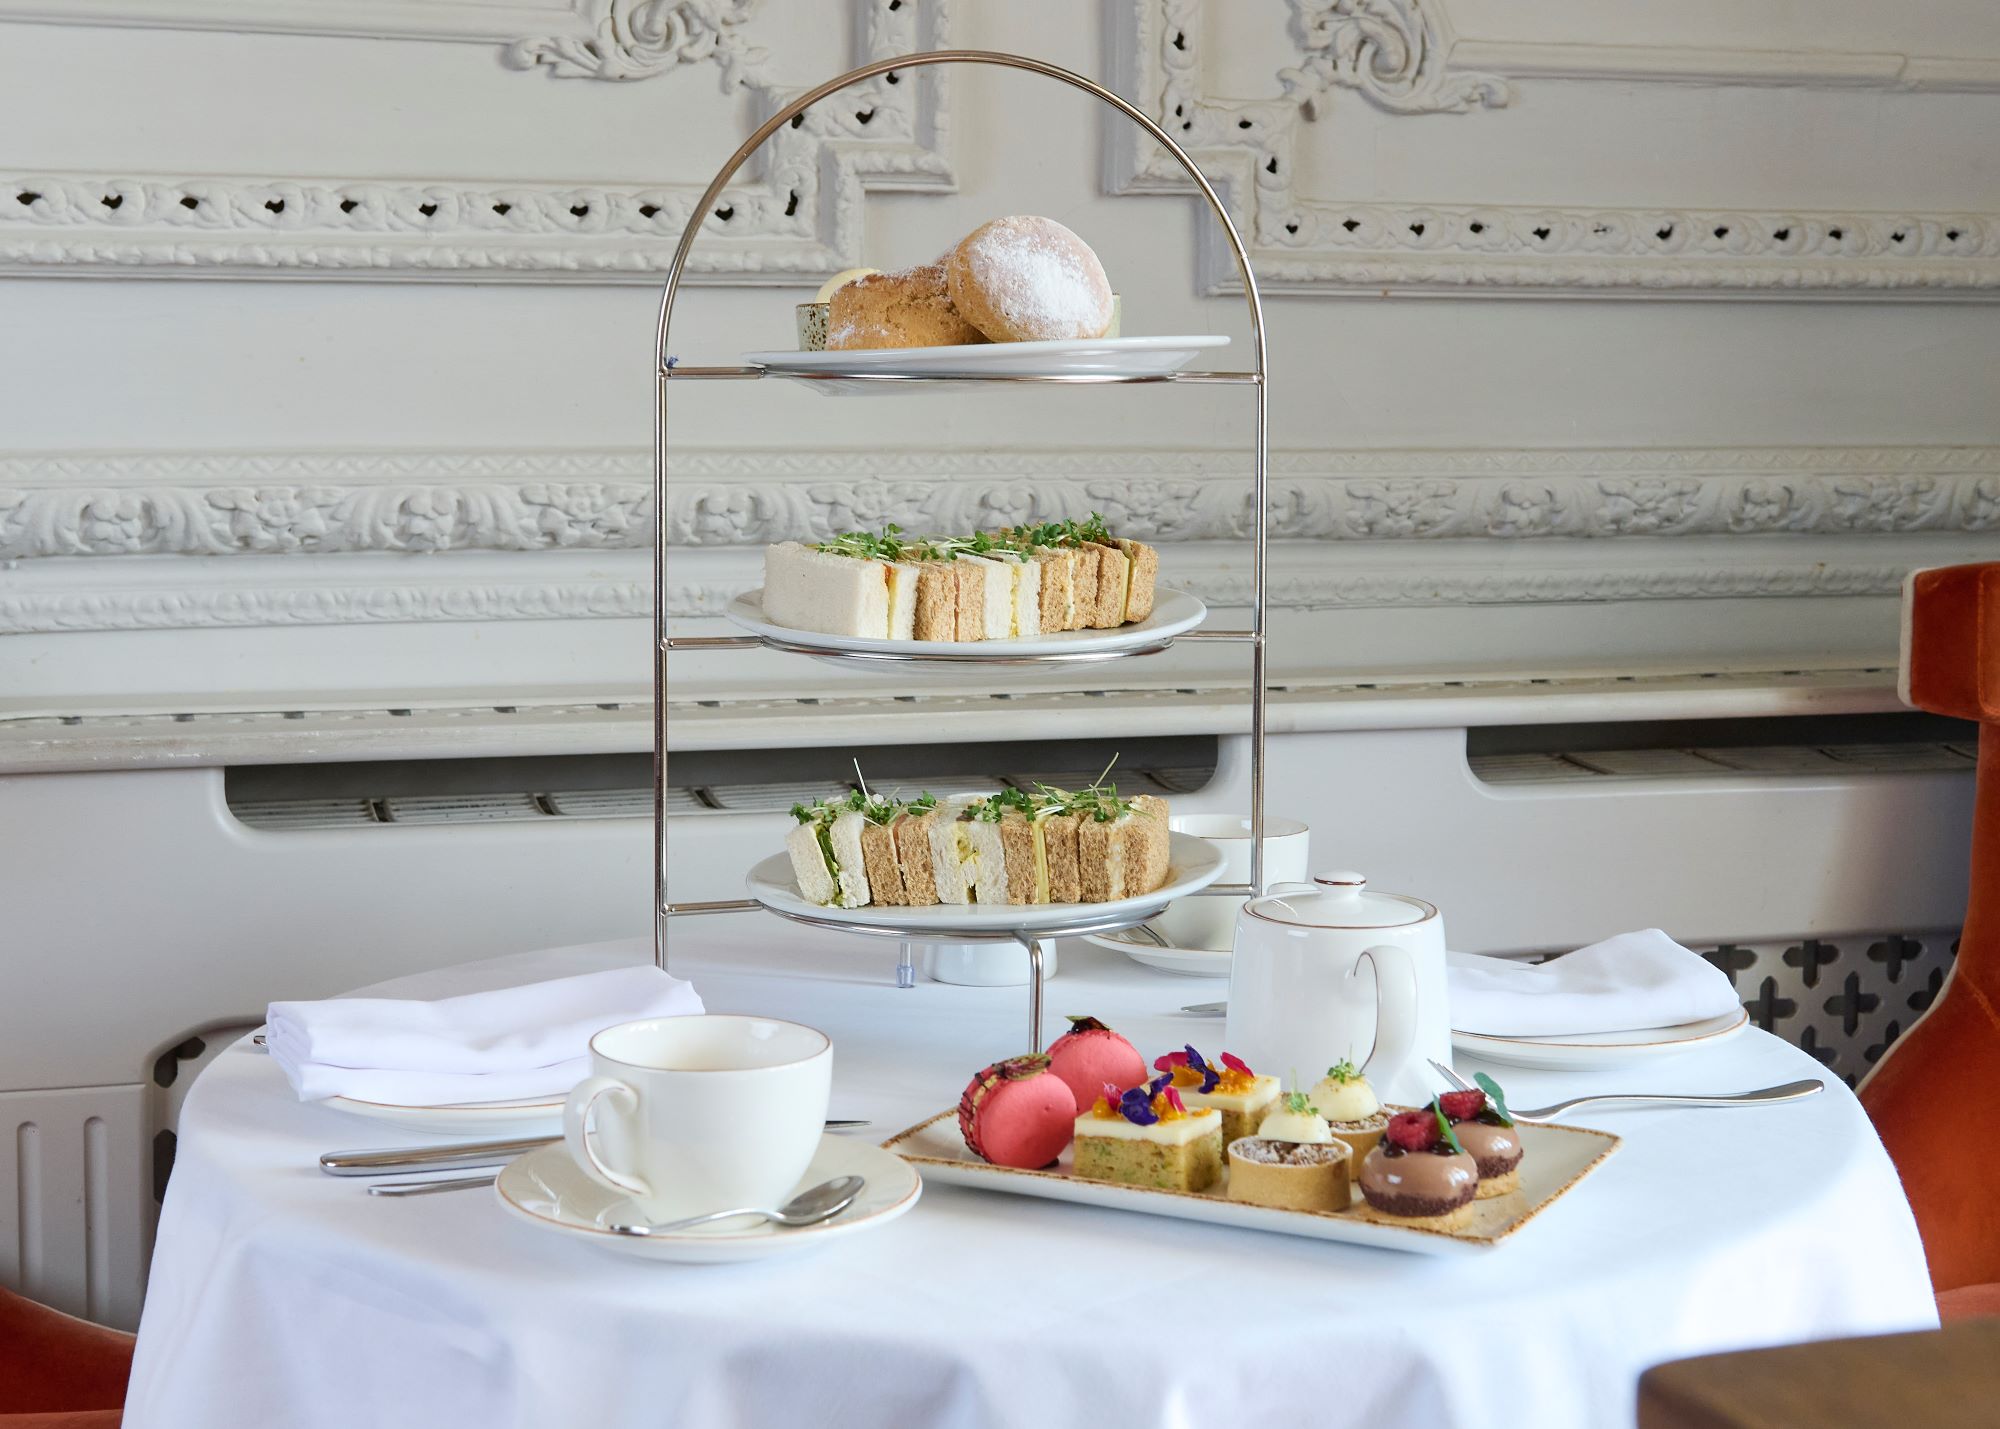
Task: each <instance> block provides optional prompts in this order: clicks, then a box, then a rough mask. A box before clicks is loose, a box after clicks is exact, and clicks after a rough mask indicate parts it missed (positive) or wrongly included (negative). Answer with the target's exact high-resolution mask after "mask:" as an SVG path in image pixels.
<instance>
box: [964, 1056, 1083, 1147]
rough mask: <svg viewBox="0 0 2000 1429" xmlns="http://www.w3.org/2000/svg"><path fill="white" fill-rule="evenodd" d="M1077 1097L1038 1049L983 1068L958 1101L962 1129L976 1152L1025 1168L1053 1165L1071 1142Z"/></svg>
mask: <svg viewBox="0 0 2000 1429" xmlns="http://www.w3.org/2000/svg"><path fill="white" fill-rule="evenodd" d="M1075 1123H1076V1096H1075V1094H1074V1093H1072V1092H1071V1091H1070V1089H1069V1088H1068V1087H1067V1086H1066V1085H1064V1083H1063V1080H1062V1078H1060V1077H1058V1076H1055V1075H1054V1074H1053V1073H1051V1072H1050V1071H1049V1059H1048V1058H1047V1057H1046V1056H1044V1055H1042V1054H1040V1053H1037V1054H1035V1055H1033V1056H1028V1057H1009V1058H1008V1059H1007V1060H1006V1061H1003V1062H995V1063H994V1064H993V1065H992V1066H990V1067H987V1068H985V1069H983V1070H982V1071H980V1072H979V1073H978V1074H977V1075H975V1076H974V1077H973V1079H972V1080H971V1081H970V1082H969V1083H967V1084H966V1088H965V1093H964V1095H962V1096H961V1097H959V1099H958V1129H959V1132H960V1134H961V1135H963V1136H964V1137H965V1144H966V1145H967V1146H968V1147H970V1148H971V1149H972V1153H973V1154H974V1155H975V1156H978V1157H979V1158H981V1159H982V1160H985V1161H990V1162H992V1163H993V1164H994V1165H995V1166H1014V1167H1018V1168H1020V1169H1021V1170H1024V1171H1033V1170H1038V1169H1039V1168H1041V1167H1043V1166H1047V1165H1049V1164H1050V1163H1051V1162H1053V1161H1054V1160H1055V1159H1056V1158H1057V1157H1058V1156H1060V1155H1062V1149H1063V1148H1064V1147H1065V1146H1067V1145H1069V1139H1070V1133H1071V1129H1072V1127H1073V1126H1074V1125H1075Z"/></svg>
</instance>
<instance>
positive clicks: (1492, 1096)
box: [1472, 1072, 1514, 1126]
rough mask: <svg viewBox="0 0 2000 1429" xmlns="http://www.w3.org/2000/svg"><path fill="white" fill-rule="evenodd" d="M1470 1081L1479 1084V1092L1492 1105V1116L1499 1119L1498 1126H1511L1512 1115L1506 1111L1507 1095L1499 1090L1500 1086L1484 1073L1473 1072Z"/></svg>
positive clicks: (1512, 1121) (1512, 1122)
mask: <svg viewBox="0 0 2000 1429" xmlns="http://www.w3.org/2000/svg"><path fill="white" fill-rule="evenodd" d="M1472 1080H1473V1081H1475V1082H1477V1083H1478V1084H1479V1090H1481V1091H1482V1092H1484V1093H1486V1100H1487V1101H1489V1102H1491V1103H1492V1104H1493V1114H1494V1115H1495V1116H1497V1117H1499V1118H1500V1124H1501V1125H1502V1126H1512V1125H1513V1124H1514V1113H1512V1112H1511V1111H1508V1110H1507V1094H1506V1093H1505V1092H1503V1091H1501V1090H1500V1084H1499V1083H1498V1082H1496V1081H1494V1080H1493V1079H1492V1078H1491V1077H1489V1076H1487V1075H1486V1073H1484V1072H1474V1073H1473V1074H1472Z"/></svg>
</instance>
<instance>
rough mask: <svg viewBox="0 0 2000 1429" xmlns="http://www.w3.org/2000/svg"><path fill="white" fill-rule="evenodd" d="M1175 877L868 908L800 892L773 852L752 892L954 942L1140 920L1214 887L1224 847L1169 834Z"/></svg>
mask: <svg viewBox="0 0 2000 1429" xmlns="http://www.w3.org/2000/svg"><path fill="white" fill-rule="evenodd" d="M1167 838H1168V840H1169V842H1168V845H1167V857H1168V859H1169V864H1168V868H1167V881H1166V882H1165V883H1164V884H1162V885H1161V886H1160V887H1158V888H1156V889H1154V890H1153V891H1152V892H1151V893H1146V894H1141V895H1140V896H1139V897H1137V898H1117V899H1113V900H1112V901H1111V902H1109V903H966V904H946V903H940V904H938V905H936V906H935V907H930V908H907V907H905V908H898V907H891V906H878V905H876V904H873V903H871V904H869V905H868V906H867V907H865V908H822V907H821V906H820V905H819V904H817V903H808V902H807V901H806V900H805V899H804V898H802V897H800V896H799V888H798V884H797V883H796V882H795V881H794V880H793V878H792V861H791V859H790V858H789V857H788V856H787V855H785V854H782V853H779V854H773V855H772V856H771V857H769V858H767V859H765V860H764V861H763V862H762V863H760V864H758V865H757V866H756V867H755V868H753V869H751V870H750V877H749V879H748V880H747V882H748V884H749V887H750V896H751V897H752V898H754V899H756V900H757V901H758V902H759V903H761V904H763V905H764V906H765V907H766V908H769V909H770V910H771V911H772V912H774V913H783V914H787V915H789V916H792V917H798V918H805V919H808V920H810V921H812V922H816V923H825V924H830V925H834V926H838V925H840V924H843V923H845V924H853V925H856V926H859V927H862V928H871V929H884V930H887V929H894V930H895V931H897V932H898V933H901V934H903V935H905V936H908V937H911V938H929V939H932V940H935V941H943V942H949V941H951V936H952V935H953V934H954V933H957V934H965V933H985V934H989V935H991V934H1000V933H1012V932H1016V931H1020V932H1025V933H1036V932H1045V931H1048V932H1053V931H1055V930H1058V929H1065V928H1074V927H1076V926H1077V925H1079V924H1096V925H1097V926H1100V927H1102V926H1104V925H1105V924H1115V923H1117V922H1119V921H1121V920H1128V921H1130V922H1134V923H1136V922H1139V921H1141V920H1143V919H1146V918H1150V917H1152V916H1153V915H1154V914H1155V913H1157V912H1159V911H1160V910H1161V909H1162V908H1164V907H1166V905H1167V904H1169V903H1171V902H1173V901H1174V899H1176V898H1185V897H1186V896H1187V895H1188V894H1190V893H1193V892H1194V891H1195V890H1196V889H1200V888H1206V887H1208V885H1209V884H1211V883H1213V882H1215V880H1216V879H1217V878H1218V877H1219V876H1220V875H1221V873H1222V851H1221V850H1220V849H1218V848H1217V847H1216V846H1215V845H1214V844H1212V843H1210V842H1209V841H1208V840H1207V839H1198V838H1196V837H1194V836H1193V835H1192V834H1169V835H1167Z"/></svg>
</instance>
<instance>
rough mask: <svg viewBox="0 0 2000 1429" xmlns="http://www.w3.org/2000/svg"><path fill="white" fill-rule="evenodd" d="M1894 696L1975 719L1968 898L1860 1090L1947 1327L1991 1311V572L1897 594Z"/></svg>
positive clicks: (1996, 1028) (1957, 573)
mask: <svg viewBox="0 0 2000 1429" xmlns="http://www.w3.org/2000/svg"><path fill="white" fill-rule="evenodd" d="M1904 622H1905V630H1904V636H1903V699H1904V700H1905V701H1906V702H1907V703H1909V704H1913V705H1915V706H1916V707H1917V708H1919V709H1924V710H1930V711H1931V712H1933V713H1935V714H1945V715H1955V716H1956V717H1958V718H1960V719H1969V720H1977V721H1978V722H1979V726H1980V729H1979V790H1978V794H1977V796H1976V803H1975V806H1974V811H1973V823H1972V892H1971V898H1970V900H1969V902H1968V903H1967V906H1966V910H1965V931H1964V933H1963V935H1962V937H1961V938H1960V941H1959V945H1958V960H1957V962H1956V964H1955V965H1954V966H1953V968H1952V971H1951V975H1950V977H1949V978H1948V979H1947V980H1946V981H1945V984H1944V986H1943V988H1942V989H1940V990H1939V993H1938V997H1937V1000H1936V1001H1935V1002H1934V1003H1932V1004H1931V1007H1930V1010H1929V1011H1928V1012H1926V1013H1925V1014H1924V1016H1923V1017H1922V1018H1920V1019H1919V1020H1918V1021H1917V1023H1916V1024H1915V1025H1914V1026H1912V1027H1911V1028H1910V1030H1909V1031H1908V1032H1905V1033H1904V1034H1903V1035H1902V1037H1900V1038H1899V1039H1898V1040H1897V1041H1896V1043H1895V1045H1894V1046H1893V1047H1892V1048H1890V1050H1889V1052H1888V1053H1887V1054H1886V1055H1885V1056H1884V1057H1883V1059H1882V1060H1881V1062H1880V1063H1878V1064H1877V1065H1876V1067H1875V1070H1874V1071H1873V1073H1871V1074H1870V1076H1869V1078H1868V1080H1867V1081H1866V1082H1864V1083H1863V1084H1862V1086H1861V1103H1862V1105H1863V1106H1864V1107H1866V1108H1867V1110H1868V1115H1869V1116H1870V1117H1871V1118H1873V1120H1874V1122H1875V1129H1876V1130H1877V1131H1878V1132H1880V1133H1881V1136H1882V1143H1883V1145H1885V1146H1886V1147H1887V1148H1888V1150H1889V1157H1890V1159H1891V1160H1893V1161H1894V1162H1895V1163H1896V1169H1897V1171H1898V1172H1899V1173H1900V1174H1901V1176H1902V1178H1903V1189H1904V1190H1905V1191H1906V1192H1907V1193H1908V1194H1909V1197H1910V1206H1911V1208H1912V1209H1913V1210H1914V1211H1915V1212H1916V1217H1917V1228H1918V1230H1919V1231H1921V1232H1922V1233H1923V1238H1924V1253H1925V1256H1926V1257H1927V1258H1928V1260H1929V1262H1930V1270H1931V1284H1932V1285H1933V1286H1934V1287H1935V1288H1936V1289H1937V1291H1938V1309H1939V1313H1940V1315H1941V1316H1942V1317H1943V1318H1945V1319H1946V1320H1952V1319H1962V1318H1965V1317H1967V1316H1969V1315H1976V1314H1981V1313H1984V1314H1996V1313H2000V1214H1996V1213H1995V1209H1994V1201H1993V1187H1994V1173H1993V1159H1992V1158H1993V1148H1992V1145H1991V1141H1992V1128H1993V1126H1994V1116H1993V1114H1992V1112H1991V1111H1989V1110H1987V1109H1986V1107H1985V1105H1984V1104H1983V1103H1981V1102H1978V1101H1976V1100H1975V1098H1976V1097H1977V1096H1979V1095H1983V1093H1982V1092H1981V1090H1980V1089H1982V1088H1993V1087H2000V564H1992V565H1977V566H1949V567H1946V568H1944V569H1941V570H1932V571H1918V572H1917V573H1916V574H1915V575H1914V576H1912V577H1911V578H1910V584H1909V588H1908V590H1907V592H1906V593H1905V596H1904Z"/></svg>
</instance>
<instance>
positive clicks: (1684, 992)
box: [1447, 928, 1742, 1037]
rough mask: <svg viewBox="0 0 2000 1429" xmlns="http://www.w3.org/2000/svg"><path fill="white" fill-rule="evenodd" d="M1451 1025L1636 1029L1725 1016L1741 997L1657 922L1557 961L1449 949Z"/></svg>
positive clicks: (1535, 1031)
mask: <svg viewBox="0 0 2000 1429" xmlns="http://www.w3.org/2000/svg"><path fill="white" fill-rule="evenodd" d="M1447 962H1448V964H1449V971H1450V986H1451V1025H1452V1027H1453V1028H1454V1029H1455V1030H1457V1031H1460V1032H1482V1033H1485V1034H1486V1035H1487V1036H1489V1037H1554V1036H1560V1035H1563V1034H1566V1033H1577V1032H1634V1031H1638V1030H1640V1029H1642V1028H1649V1027H1672V1026H1675V1025H1677V1024H1679V1023H1682V1022H1698V1021H1700V1020H1701V1019H1703V1018H1706V1017H1720V1016H1721V1015H1722V1014H1723V1013H1725V1012H1731V1011H1734V1010H1735V1009H1736V1008H1738V1007H1739V1006H1741V1005H1742V1004H1741V1003H1740V1002H1739V1001H1738V999H1737V996H1736V989H1735V988H1734V987H1733V986H1731V985H1730V981H1729V978H1728V976H1727V975H1726V974H1724V973H1723V972H1722V971H1721V970H1720V969H1718V968H1716V967H1714V966H1712V965H1711V964H1710V963H1709V962H1708V961H1707V960H1706V959H1704V958H1703V957H1702V956H1701V955H1700V954H1699V953H1692V952H1689V951H1688V950H1687V949H1686V948H1684V947H1682V946H1681V945H1680V944H1679V943H1676V942H1675V941H1674V940H1673V939H1672V938H1669V937H1668V936H1667V935H1666V934H1665V933H1662V932H1661V931H1660V930H1659V929H1658V928H1644V929H1641V930H1640V931H1639V932H1636V933H1620V934H1619V935H1618V936H1617V937H1615V938H1606V939H1605V940H1604V941H1603V942H1601V943H1592V944H1591V945H1590V946H1589V947H1587V948H1578V949H1577V950H1576V951H1575V952H1573V953H1570V954H1568V955H1567V956H1565V957H1560V958H1556V959H1554V960H1552V961H1550V962H1546V963H1539V964H1529V963H1517V962H1511V961H1509V960H1507V959H1505V958H1488V957H1480V956H1478V955H1476V954H1472V953H1451V954H1448V955H1447Z"/></svg>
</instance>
